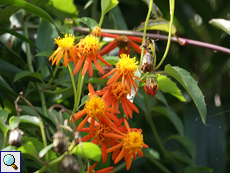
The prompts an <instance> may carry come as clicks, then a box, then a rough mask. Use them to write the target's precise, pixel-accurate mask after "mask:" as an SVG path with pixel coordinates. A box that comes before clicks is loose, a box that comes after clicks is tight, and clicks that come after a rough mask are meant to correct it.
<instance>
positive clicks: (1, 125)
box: [0, 119, 9, 133]
mask: <svg viewBox="0 0 230 173" xmlns="http://www.w3.org/2000/svg"><path fill="white" fill-rule="evenodd" d="M0 129H1V130H2V131H3V133H7V131H8V129H9V127H8V126H7V125H6V124H5V122H4V121H3V120H2V119H0Z"/></svg>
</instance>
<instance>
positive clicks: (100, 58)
mask: <svg viewBox="0 0 230 173" xmlns="http://www.w3.org/2000/svg"><path fill="white" fill-rule="evenodd" d="M96 57H97V58H98V59H99V60H100V61H101V62H103V63H104V64H105V65H107V66H108V67H112V65H111V64H110V63H108V62H107V61H106V60H105V59H104V58H103V57H102V56H101V55H100V54H99V53H97V54H96Z"/></svg>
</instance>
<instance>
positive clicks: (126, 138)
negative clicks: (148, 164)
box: [104, 120, 148, 170]
mask: <svg viewBox="0 0 230 173" xmlns="http://www.w3.org/2000/svg"><path fill="white" fill-rule="evenodd" d="M124 122H125V126H126V128H127V129H128V133H127V134H125V133H121V132H120V131H118V130H116V129H114V131H116V132H117V133H118V134H114V133H104V136H107V137H109V138H116V139H120V140H121V143H119V144H117V145H116V146H113V147H111V148H109V149H108V150H106V152H107V153H110V152H113V151H115V150H117V149H119V148H121V147H122V150H121V152H120V153H119V155H118V156H117V158H116V159H115V161H114V164H117V163H118V162H119V161H120V160H121V159H122V158H123V157H124V159H125V162H126V169H127V170H129V168H130V166H131V163H132V157H134V158H136V153H137V154H138V155H139V156H140V157H142V156H143V152H142V150H141V149H142V148H148V145H146V144H145V143H144V141H143V135H142V134H141V133H142V130H141V129H139V130H138V131H133V130H131V129H130V127H129V124H128V122H127V120H124Z"/></svg>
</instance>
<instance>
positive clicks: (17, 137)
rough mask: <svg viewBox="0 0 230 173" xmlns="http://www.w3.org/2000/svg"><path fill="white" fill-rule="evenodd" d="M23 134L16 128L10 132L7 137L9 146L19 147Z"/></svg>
mask: <svg viewBox="0 0 230 173" xmlns="http://www.w3.org/2000/svg"><path fill="white" fill-rule="evenodd" d="M23 134H24V133H23V131H21V130H20V129H18V128H17V129H14V130H11V131H10V135H9V144H10V145H13V146H16V147H20V146H21V145H22V135H23Z"/></svg>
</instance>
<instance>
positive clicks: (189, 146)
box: [166, 135, 196, 159]
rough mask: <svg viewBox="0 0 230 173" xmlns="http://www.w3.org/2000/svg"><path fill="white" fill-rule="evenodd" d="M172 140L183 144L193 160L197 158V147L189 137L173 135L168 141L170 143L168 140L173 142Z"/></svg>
mask: <svg viewBox="0 0 230 173" xmlns="http://www.w3.org/2000/svg"><path fill="white" fill-rule="evenodd" d="M172 139H175V140H177V141H178V142H179V143H181V144H182V145H183V146H184V147H185V149H186V150H187V151H188V153H189V154H190V156H191V157H192V159H195V157H196V146H195V145H194V143H193V142H192V141H191V140H190V139H189V138H188V137H185V136H180V135H171V136H169V137H168V138H167V139H166V140H167V141H168V140H172Z"/></svg>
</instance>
